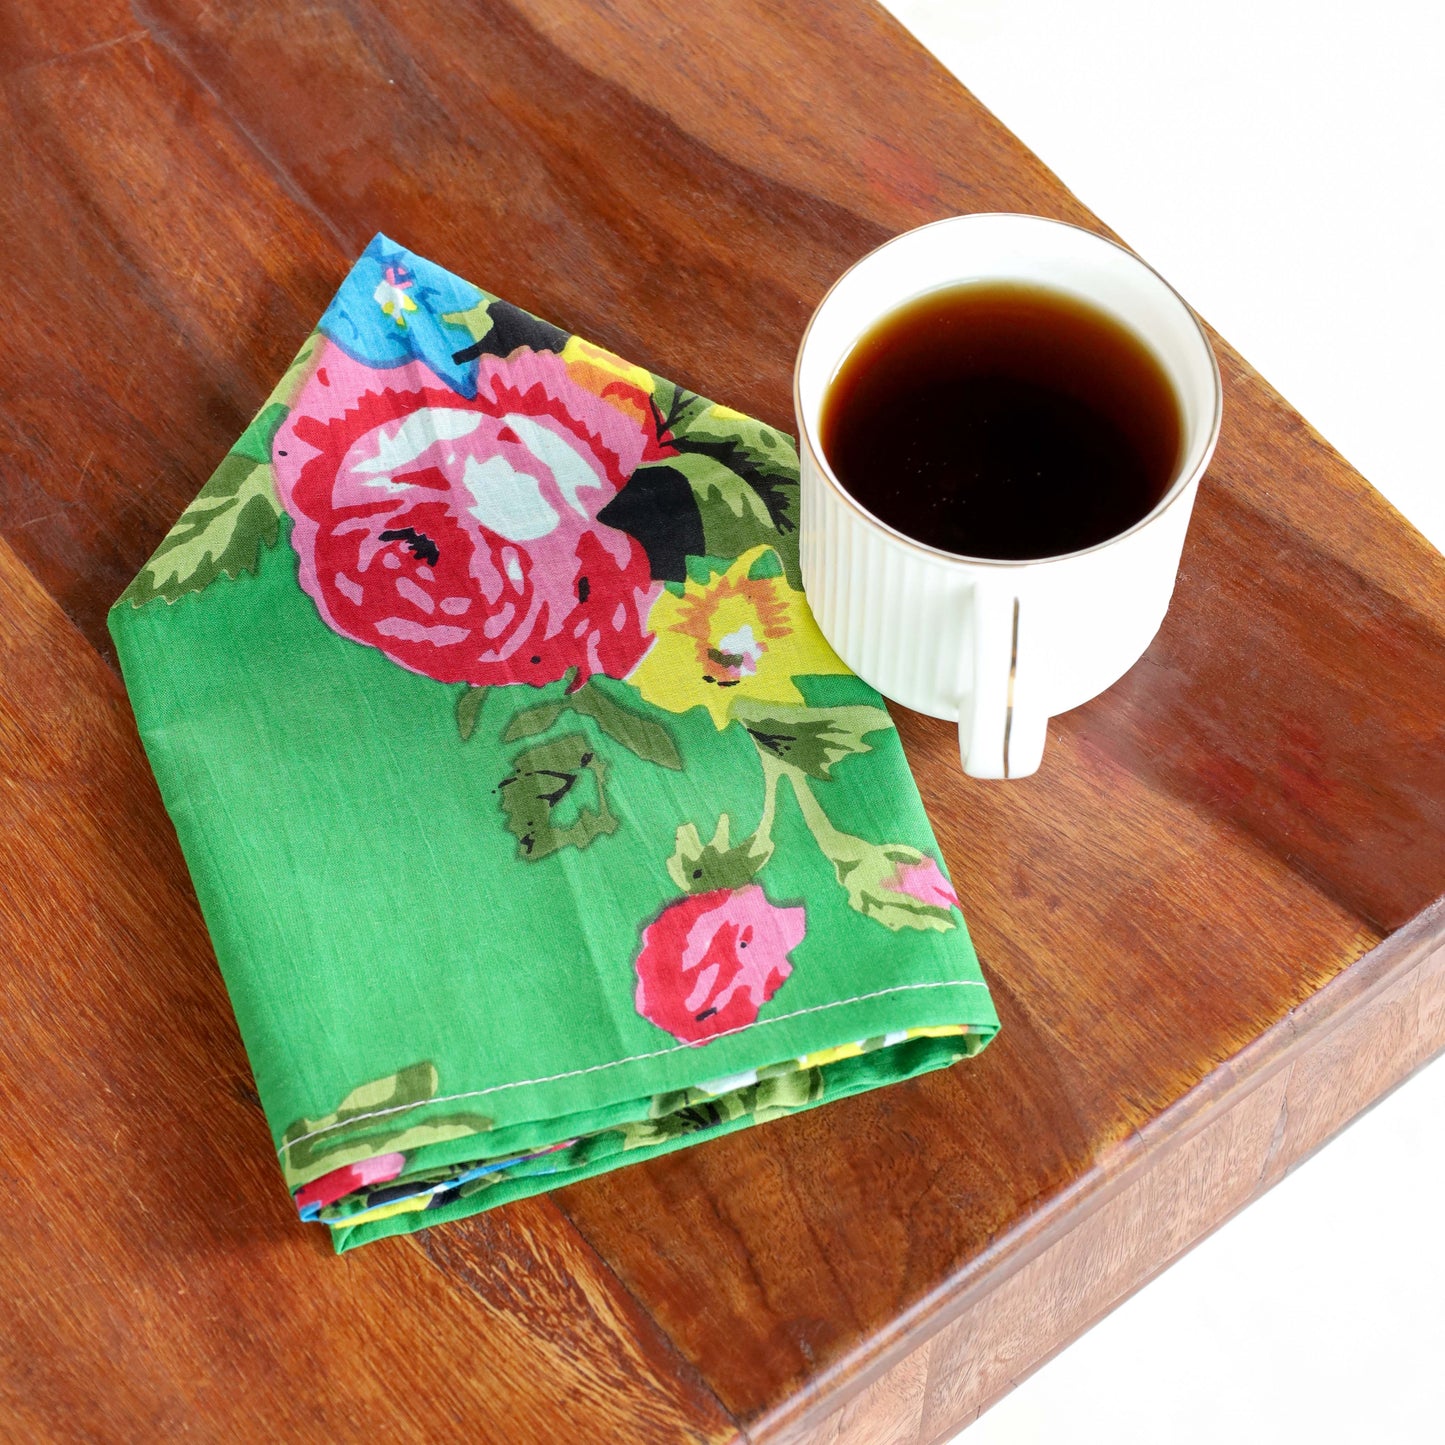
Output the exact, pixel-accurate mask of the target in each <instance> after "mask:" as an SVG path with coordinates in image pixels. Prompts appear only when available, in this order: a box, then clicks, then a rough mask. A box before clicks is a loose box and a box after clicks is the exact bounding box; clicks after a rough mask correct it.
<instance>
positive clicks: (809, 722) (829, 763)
mask: <svg viewBox="0 0 1445 1445" xmlns="http://www.w3.org/2000/svg"><path fill="white" fill-rule="evenodd" d="M733 715H734V716H735V717H737V718H738V719H739V720H740V721H741V722H742V725H743V726H744V727H745V728H746V729H747V731H748V735H749V736H750V737H751V738H752V740H753V743H754V745H755V746H756V747H757V749H758V752H759V753H761V754H763V755H764V756H765V757H772V758H775V759H776V760H777V761H778V762H780V763H784V764H786V765H787V766H788V767H790V768H797V769H798V770H799V771H800V772H804V773H806V774H807V775H808V776H809V777H810V778H820V779H823V780H824V781H826V780H827V779H829V778H831V777H832V770H833V768H834V767H835V766H836V765H837V764H838V763H839V762H840V761H841V760H842V759H843V758H846V757H851V756H852V755H853V754H855V753H866V752H871V751H872V749H871V747H870V746H869V744H868V743H867V742H865V741H864V739H865V738H866V737H867V735H868V734H869V733H874V732H881V731H882V730H884V729H885V728H887V729H891V728H892V727H893V719H892V718H891V717H889V715H888V712H887V710H886V709H884V708H881V707H870V706H866V705H864V706H855V707H832V708H816V707H813V708H809V707H789V706H786V705H778V704H768V703H749V702H747V701H746V700H744V699H740V700H739V701H738V702H737V704H736V705H735V706H734V708H733Z"/></svg>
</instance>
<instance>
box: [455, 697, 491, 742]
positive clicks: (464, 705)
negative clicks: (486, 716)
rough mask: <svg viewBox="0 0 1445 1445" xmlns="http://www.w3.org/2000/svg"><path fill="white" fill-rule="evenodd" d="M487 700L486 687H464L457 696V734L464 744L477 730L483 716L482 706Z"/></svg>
mask: <svg viewBox="0 0 1445 1445" xmlns="http://www.w3.org/2000/svg"><path fill="white" fill-rule="evenodd" d="M486 700H487V690H486V688H484V687H464V688H463V689H462V691H461V692H460V693H459V694H458V696H457V732H458V733H459V734H460V735H461V739H462V741H463V742H466V740H467V739H468V738H469V737H471V735H472V734H473V733H474V732H476V730H477V719H478V718H479V717H480V716H481V715H482V704H483V703H484V702H485V701H486Z"/></svg>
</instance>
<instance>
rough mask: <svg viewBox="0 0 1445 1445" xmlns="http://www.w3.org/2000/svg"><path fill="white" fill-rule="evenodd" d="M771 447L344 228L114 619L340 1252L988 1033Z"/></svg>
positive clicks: (299, 1171) (850, 1087) (876, 716)
mask: <svg viewBox="0 0 1445 1445" xmlns="http://www.w3.org/2000/svg"><path fill="white" fill-rule="evenodd" d="M797 505H798V477H797V457H796V454H795V452H794V449H793V446H792V444H791V442H790V440H789V439H788V438H787V437H786V436H784V435H782V434H781V433H779V432H778V431H776V430H774V429H773V428H771V427H768V426H765V425H763V424H762V423H761V422H757V421H754V420H752V419H751V418H749V417H746V416H743V415H741V414H740V413H738V412H735V411H732V410H730V409H729V408H727V407H724V406H718V405H716V404H714V403H712V402H709V401H706V400H704V399H703V398H702V397H699V396H696V395H694V394H693V393H692V392H690V391H687V390H685V389H684V388H682V387H680V386H675V385H673V384H672V383H670V382H666V381H662V380H660V379H659V378H657V377H655V376H653V375H651V374H650V373H649V372H647V371H646V370H644V369H643V368H642V367H640V366H632V365H629V364H628V363H627V362H625V361H622V360H620V359H619V358H618V357H616V356H613V355H612V354H611V353H609V352H607V351H604V350H602V349H601V348H599V347H596V346H593V345H591V344H589V343H588V342H586V341H584V340H582V339H581V338H580V337H578V336H573V335H569V334H567V333H566V332H563V331H559V330H558V329H557V328H556V327H554V326H550V325H548V324H547V323H545V322H543V321H539V320H538V319H537V318H535V317H533V316H530V315H528V314H527V313H526V312H524V311H521V310H519V309H518V308H516V307H514V306H511V305H508V304H507V303H506V302H504V301H501V300H498V299H497V298H496V297H494V296H491V295H489V294H488V293H486V292H484V291H481V290H479V289H478V288H477V287H475V286H472V285H469V284H468V283H467V282H465V281H462V280H459V279H458V278H457V277H456V276H453V275H451V274H450V273H449V272H447V271H444V270H442V269H441V268H440V267H438V266H436V265H433V264H432V263H430V262H428V261H426V260H424V259H422V258H421V257H419V256H415V255H413V254H412V253H411V252H409V251H407V250H405V249H404V248H403V247H401V246H398V245H396V244H395V243H394V242H392V241H389V240H387V239H386V238H385V237H384V236H378V237H377V238H376V239H375V240H374V241H373V242H372V243H371V245H370V246H369V247H368V248H367V250H366V253H365V254H364V255H363V256H362V258H361V259H360V260H359V261H358V262H357V264H356V266H355V268H354V269H353V270H352V272H351V274H350V275H349V276H348V277H347V278H346V281H345V283H344V284H343V285H342V287H341V290H340V292H339V293H338V294H337V296H336V299H335V300H334V301H333V302H332V303H331V305H330V307H329V308H328V309H327V311H326V314H325V315H324V316H323V317H322V318H321V323H320V325H319V326H318V328H317V329H316V331H315V332H314V333H313V334H312V335H311V336H310V337H309V338H308V339H307V341H306V343H305V345H303V346H302V348H301V351H300V353H299V354H298V356H297V358H296V360H295V362H294V363H293V364H292V366H291V368H290V370H289V371H288V372H287V373H286V375H285V376H284V377H283V378H282V380H281V383H280V385H279V386H278V387H277V388H276V390H275V391H274V392H273V393H272V395H271V397H270V399H269V400H268V401H267V403H266V405H265V406H264V407H263V408H262V410H261V412H260V414H259V415H258V416H257V417H256V419H255V420H254V421H253V422H252V423H251V425H250V426H249V427H248V428H247V429H246V431H245V433H244V434H243V435H242V437H241V439H240V440H239V441H238V442H237V443H236V445H235V447H234V448H233V449H232V451H231V452H230V454H229V455H228V456H227V457H226V458H225V460H224V461H223V462H222V463H221V465H220V467H219V468H218V469H217V471H216V473H215V475H214V476H213V477H212V478H211V480H210V481H209V482H208V483H207V484H206V486H205V487H204V488H203V489H202V491H201V492H200V494H199V495H198V496H197V498H196V499H195V501H194V502H192V503H191V505H190V506H189V507H188V508H187V509H186V511H185V512H184V513H183V514H182V516H181V517H180V519H179V520H178V521H177V522H176V524H175V526H174V527H173V528H172V529H171V531H170V533H169V534H168V535H167V536H166V538H165V539H164V541H162V543H161V545H160V547H159V548H158V549H157V551H156V553H155V555H154V556H153V557H152V558H151V559H150V561H149V562H147V563H146V565H145V567H144V568H142V570H141V572H140V575H139V576H138V577H137V578H136V579H135V581H134V582H133V583H132V584H131V586H130V587H129V588H128V589H127V590H126V592H125V593H124V594H123V596H122V597H121V598H120V600H119V601H118V602H117V603H116V605H115V607H114V608H113V609H112V611H111V614H110V628H111V632H112V635H113V636H114V639H115V644H116V648H117V651H118V653H119V656H120V661H121V665H122V668H123V670H124V673H125V680H126V686H127V688H128V689H129V692H130V696H131V700H132V703H133V705H134V708H135V713H136V718H137V721H138V723H139V727H140V733H141V736H142V738H143V739H144V741H145V746H146V749H147V752H148V753H149V755H150V759H151V763H152V765H153V767H154V769H155V773H156V777H157V779H158V780H159V782H160V786H161V791H162V794H163V796H164V798H165V802H166V806H167V808H168V809H169V810H170V814H171V817H172V818H173V819H174V821H175V825H176V831H177V833H178V834H179V836H180V841H181V845H182V847H183V849H184V851H185V855H186V860H187V862H188V863H189V865H190V870H191V876H192V878H193V879H194V881H195V886H196V893H197V895H198V897H199V899H200V902H201V907H202V909H203V911H204V913H205V916H206V922H207V924H208V925H209V927H210V931H211V937H212V939H213V940H214V943H215V948H216V956H217V958H218V959H219V961H220V965H221V968H222V971H223V973H224V975H225V979H226V984H227V987H228V988H229V990H230V994H231V998H232V1001H233V1003H234V1005H235V1009H236V1017H237V1020H238V1022H239V1024H240V1028H241V1034H242V1037H243V1039H244V1041H245V1044H246V1048H247V1050H248V1052H249V1054H250V1058H251V1063H252V1066H253V1068H254V1070H255V1075H256V1086H257V1089H258V1090H259V1092H260V1096H261V1101H262V1104H263V1106H264V1108H265V1111H266V1116H267V1118H268V1120H269V1121H270V1124H271V1128H272V1132H273V1139H274V1143H275V1145H276V1151H277V1155H278V1157H279V1159H280V1162H281V1169H282V1172H283V1174H284V1175H285V1179H286V1182H287V1185H288V1186H289V1187H290V1189H291V1192H292V1195H293V1198H294V1200H295V1203H296V1206H297V1208H298V1210H299V1211H300V1214H301V1217H302V1218H303V1219H308V1220H319V1221H320V1222H322V1223H324V1224H326V1225H328V1226H329V1227H330V1229H331V1234H332V1239H333V1241H334V1243H335V1246H336V1248H337V1249H338V1250H343V1249H347V1248H350V1247H351V1246H353V1245H356V1244H361V1243H364V1242H366V1241H368V1240H372V1239H377V1238H379V1237H381V1236H383V1235H388V1234H394V1233H397V1232H398V1231H402V1230H410V1229H415V1228H417V1227H419V1226H421V1225H424V1224H431V1223H434V1222H437V1221H439V1220H445V1219H455V1218H458V1217H460V1216H462V1215H466V1214H470V1213H472V1212H474V1211H476V1210H479V1209H484V1208H487V1207H489V1206H490V1205H493V1204H499V1203H502V1202H504V1201H506V1200H509V1199H517V1198H520V1197H522V1196H524V1195H528V1194H534V1193H536V1192H538V1191H540V1190H544V1189H550V1188H554V1187H556V1186H557V1185H560V1184H564V1183H568V1182H570V1181H572V1180H576V1179H583V1178H586V1177H587V1176H589V1175H592V1174H598V1173H601V1172H602V1171H604V1170H607V1169H613V1168H616V1167H617V1166H618V1165H621V1164H625V1163H631V1162H633V1161H636V1160H641V1159H646V1158H649V1157H651V1156H652V1155H654V1154H660V1153H663V1152H664V1151H666V1150H670V1149H676V1148H680V1147H682V1146H684V1145H687V1144H690V1143H693V1142H695V1141H697V1140H700V1139H704V1138H709V1137H712V1136H714V1135H718V1134H723V1133H727V1132H729V1131H730V1130H733V1129H739V1128H742V1127H744V1126H746V1125H748V1124H751V1123H758V1122H761V1121H764V1120H767V1119H771V1118H775V1117H777V1116H778V1115H781V1114H787V1113H792V1112H794V1111H796V1110H799V1109H805V1108H809V1107H811V1106H812V1105H814V1104H819V1103H824V1102H826V1101H828V1100H831V1099H838V1098H842V1097H843V1096H845V1095H847V1094H852V1093H856V1092H858V1091H859V1090H862V1089H868V1088H872V1087H874V1086H875V1085H878V1084H884V1083H888V1082H890V1081H893V1080H897V1079H903V1078H907V1077H909V1076H911V1075H914V1074H918V1073H921V1072H923V1071H924V1070H927V1069H932V1068H936V1067H939V1066H941V1065H945V1064H950V1063H952V1062H953V1061H955V1060H956V1059H959V1058H962V1057H965V1056H967V1055H971V1054H974V1053H977V1052H978V1051H979V1050H980V1049H981V1048H982V1047H983V1046H984V1044H985V1043H986V1042H987V1041H988V1040H989V1039H990V1038H991V1037H992V1036H993V1034H994V1032H995V1031H996V1029H997V1027H998V1021H997V1018H996V1016H995V1014H994V1010H993V1007H992V1005H991V1004H990V1001H989V995H988V990H987V988H986V986H985V985H984V982H983V980H982V978H981V976H980V974H979V969H978V963H977V960H976V958H975V956H974V952H973V948H972V946H971V944H970V943H969V939H968V934H967V932H966V930H965V928H964V925H963V920H962V917H961V916H960V914H959V912H958V908H957V899H956V898H955V896H954V892H953V888H952V886H951V885H950V883H949V881H948V877H947V874H946V873H945V871H944V869H943V867H942V864H941V862H940V860H939V856H938V849H937V845H936V843H935V841H934V838H933V834H932V831H931V830H930V828H929V825H928V820H927V818H926V816H925V815H924V811H923V808H922V805H921V803H920V801H919V797H918V793H917V791H916V789H915V788H914V785H913V780H912V778H911V776H910V774H909V771H908V765H907V763H906V761H905V759H904V756H903V751H902V749H901V748H900V746H899V743H898V735H897V733H896V732H895V731H894V728H893V725H892V722H891V721H890V719H889V716H888V713H887V712H886V710H885V709H884V708H883V707H882V705H881V699H880V698H879V697H878V694H877V693H875V692H874V691H873V690H872V689H871V688H869V687H868V686H866V685H865V684H864V683H863V682H861V681H860V680H859V679H858V678H856V677H854V676H853V675H852V674H851V673H850V672H849V671H848V669H847V668H846V667H845V666H844V665H843V663H842V662H841V661H839V659H838V658H837V656H836V655H835V654H834V653H833V652H832V651H831V649H830V648H829V647H828V644H827V643H826V642H825V641H824V640H823V637H822V635H821V634H820V633H819V631H818V629H817V626H816V624H815V623H814V622H813V619H812V616H811V614H810V613H809V611H808V607H807V603H806V602H805V601H804V597H803V592H802V583H801V579H800V576H799V572H798V546H797V530H796V529H797Z"/></svg>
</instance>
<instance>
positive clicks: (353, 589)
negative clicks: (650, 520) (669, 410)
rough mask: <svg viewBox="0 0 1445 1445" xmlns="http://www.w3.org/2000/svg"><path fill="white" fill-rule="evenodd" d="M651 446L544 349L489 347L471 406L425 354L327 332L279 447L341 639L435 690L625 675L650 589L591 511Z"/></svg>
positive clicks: (638, 565)
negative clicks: (419, 356)
mask: <svg viewBox="0 0 1445 1445" xmlns="http://www.w3.org/2000/svg"><path fill="white" fill-rule="evenodd" d="M583 379H584V380H585V379H590V378H583ZM657 452H658V443H657V438H656V433H655V431H654V430H653V429H652V428H651V427H649V426H647V425H645V424H644V423H643V422H642V420H641V418H640V417H639V415H638V413H637V411H636V410H635V409H634V408H631V407H624V406H619V405H617V404H615V403H614V402H613V401H611V400H609V399H604V398H603V397H600V396H598V395H597V394H596V392H595V391H593V390H591V389H589V388H588V387H587V386H584V385H582V384H581V383H580V382H579V380H578V379H577V378H574V377H573V376H572V375H571V374H570V372H569V370H568V366H567V364H566V363H565V362H564V361H563V359H562V358H561V357H559V356H557V355H554V354H553V353H551V352H533V351H527V350H519V351H516V352H513V353H512V355H511V356H509V357H506V358H499V357H492V356H484V357H482V358H481V361H480V363H479V370H478V376H477V394H476V398H475V400H470V401H469V400H467V399H466V398H464V397H462V396H459V395H458V394H457V393H456V392H454V391H452V390H451V389H450V388H448V387H446V386H445V385H444V384H442V383H441V382H439V381H438V379H437V378H436V377H435V376H434V375H433V374H432V373H431V371H430V370H429V369H428V368H427V367H426V366H425V365H423V364H422V363H421V362H411V363H408V364H407V365H404V366H400V367H394V368H391V369H389V370H385V371H376V370H373V369H371V368H370V367H367V366H364V365H362V364H361V363H359V362H356V361H354V360H352V359H351V358H350V357H348V356H346V355H345V353H343V352H342V351H340V350H339V349H338V348H337V347H335V346H334V345H332V344H331V343H329V342H328V343H327V344H326V346H325V347H324V349H323V353H322V355H321V356H320V358H319V364H318V366H317V369H316V371H315V372H314V374H313V375H312V377H311V379H310V380H309V381H308V383H307V385H306V387H305V388H304V389H303V391H302V393H301V395H300V397H299V398H298V399H297V404H296V406H295V407H294V408H293V410H292V412H291V414H290V416H289V417H288V418H287V420H286V422H285V424H284V425H283V426H282V427H281V430H280V431H279V432H278V433H277V436H276V441H275V444H274V447H273V453H272V455H273V462H274V469H275V472H276V479H277V483H278V488H279V491H280V495H281V500H282V502H283V504H284V505H285V507H286V510H287V511H288V512H289V513H290V515H291V517H292V519H293V522H294V526H293V528H292V533H291V544H292V546H293V548H294V549H295V551H296V555H297V557H298V558H299V560H300V576H301V585H302V586H303V587H304V588H305V590H306V591H307V592H308V593H309V594H310V595H311V597H312V598H313V599H314V601H315V602H316V605H317V608H318V609H319V610H320V612H321V615H322V617H323V618H324V619H325V620H326V622H327V623H328V624H329V625H330V626H331V627H332V628H333V629H334V630H335V631H337V632H339V633H341V634H342V635H343V636H345V637H349V638H352V639H353V640H354V641H356V642H362V643H365V644H367V645H368V646H371V647H375V648H378V649H379V650H380V651H381V652H383V653H385V654H386V656H387V657H389V658H391V659H392V661H393V662H397V663H400V664H401V665H402V666H403V667H407V668H410V669H411V670H412V671H413V672H420V673H423V674H425V675H426V676H427V677H433V678H436V679H437V680H439V681H441V682H467V683H472V684H475V685H478V686H483V685H494V684H503V683H513V682H527V683H532V684H534V685H535V686H539V687H540V686H543V685H544V684H546V683H549V682H555V681H557V679H559V678H561V677H562V676H563V675H564V674H565V673H566V672H567V671H568V669H569V668H576V669H577V677H576V682H575V685H576V686H580V685H581V684H582V683H583V682H584V681H585V680H586V679H587V678H588V677H590V676H591V675H592V674H593V673H599V672H600V673H604V674H605V675H607V676H609V677H619V678H620V677H626V676H627V674H628V673H630V672H631V671H632V670H633V668H634V667H636V665H637V663H638V662H639V661H640V660H641V658H642V657H643V655H644V654H645V653H646V651H647V649H648V647H649V645H650V644H651V640H652V639H651V637H650V635H649V634H648V633H647V631H646V628H645V621H646V618H647V614H648V610H649V608H650V607H651V604H652V602H653V600H654V599H655V598H656V596H657V593H658V591H659V590H660V586H659V584H655V583H654V582H653V580H652V577H651V574H650V572H649V568H648V560H647V555H646V553H645V552H644V550H643V548H642V546H641V545H640V544H639V543H638V542H636V541H634V540H633V539H632V538H631V537H629V536H628V535H627V534H626V533H625V532H621V531H618V530H617V529H616V528H614V527H609V526H606V525H605V524H603V523H601V522H599V521H598V520H597V513H598V512H599V511H600V510H601V509H602V508H603V507H604V506H606V505H607V503H608V502H609V501H611V499H612V498H613V496H615V495H616V493H617V491H618V490H619V489H620V488H621V487H622V486H623V485H624V484H625V482H626V481H627V479H628V477H629V476H630V475H631V474H632V472H633V470H634V469H635V468H636V467H637V466H638V465H639V464H640V463H641V462H642V461H644V460H648V459H650V458H651V457H652V456H653V455H655V454H657Z"/></svg>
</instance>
